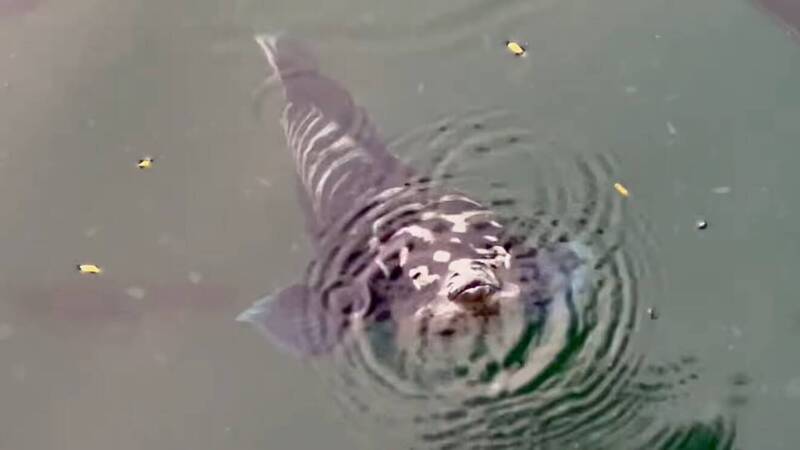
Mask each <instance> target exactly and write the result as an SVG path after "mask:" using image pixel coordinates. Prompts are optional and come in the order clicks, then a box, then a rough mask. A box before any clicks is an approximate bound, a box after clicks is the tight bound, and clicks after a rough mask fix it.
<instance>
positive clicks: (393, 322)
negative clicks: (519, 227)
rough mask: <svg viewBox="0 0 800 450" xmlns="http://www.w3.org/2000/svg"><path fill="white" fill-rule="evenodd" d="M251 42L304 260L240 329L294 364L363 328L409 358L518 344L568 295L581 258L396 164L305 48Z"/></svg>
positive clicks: (281, 39) (280, 38)
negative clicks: (305, 246) (278, 137)
mask: <svg viewBox="0 0 800 450" xmlns="http://www.w3.org/2000/svg"><path fill="white" fill-rule="evenodd" d="M255 41H256V42H257V44H258V45H259V47H260V49H261V51H262V52H263V56H264V57H265V58H266V61H267V66H268V69H269V70H270V72H271V75H268V78H267V83H269V84H270V85H273V86H274V85H277V86H278V87H279V90H280V92H281V94H282V113H281V118H280V123H281V125H282V128H283V132H284V135H285V139H286V143H287V147H288V148H289V150H290V152H291V155H292V157H293V159H294V163H295V169H296V174H297V177H296V180H297V187H298V190H297V191H298V192H297V195H298V200H299V203H300V207H301V208H302V209H303V211H304V215H305V220H306V228H307V234H308V236H309V238H310V240H311V241H312V243H313V245H312V246H311V247H312V250H313V252H314V255H313V257H312V258H311V261H310V262H309V264H308V266H307V268H306V270H305V272H304V273H303V274H302V276H301V277H299V278H300V279H299V280H297V281H296V282H295V283H294V284H291V285H290V286H288V287H285V288H283V289H280V290H278V291H276V292H271V293H269V294H267V295H265V296H263V297H262V298H261V299H259V300H258V301H256V302H255V303H254V304H253V305H252V306H250V307H248V308H247V309H246V310H244V311H243V312H241V313H240V314H239V315H238V317H237V320H238V321H239V322H243V323H247V324H249V325H250V326H252V327H253V328H255V329H256V330H257V331H258V332H260V333H261V334H262V335H263V336H265V337H266V338H267V339H268V340H269V341H270V342H272V343H273V344H274V345H275V346H277V347H278V348H279V349H281V350H283V351H286V352H288V353H290V354H292V355H294V356H296V357H300V358H315V357H321V356H324V355H329V354H331V353H332V352H333V351H334V350H335V349H337V348H338V347H339V346H342V345H344V344H345V343H346V342H353V339H356V340H357V339H362V338H364V337H366V338H367V339H370V336H371V335H372V333H371V331H372V330H375V329H380V330H383V331H385V330H387V329H388V330H390V333H389V335H390V336H392V339H391V340H392V342H391V343H392V344H393V345H395V346H396V348H400V349H406V350H408V351H409V352H412V351H414V350H420V349H432V348H448V346H449V345H450V344H448V343H452V342H453V341H458V340H459V339H472V338H474V337H475V336H477V335H481V334H485V333H488V332H490V331H489V330H498V329H499V330H504V331H510V330H513V333H516V334H517V335H518V334H520V333H522V332H523V330H524V325H525V324H526V323H528V321H530V320H532V318H536V317H541V316H542V314H543V313H544V312H545V311H546V310H547V305H548V304H549V303H551V302H552V299H553V298H554V297H556V296H558V295H561V294H564V293H569V292H571V291H572V290H574V289H579V288H580V283H578V282H577V281H576V280H578V279H581V277H582V276H581V277H578V276H577V275H576V274H577V273H579V272H581V270H583V269H582V268H584V269H585V260H586V256H585V255H584V254H583V253H582V250H583V249H581V248H577V247H574V246H570V245H563V246H561V247H558V248H555V247H553V248H543V247H542V248H536V247H532V246H530V245H528V244H526V243H525V240H524V238H523V237H520V236H515V235H514V233H511V232H509V228H508V227H506V225H504V223H503V219H502V218H501V217H500V216H499V215H498V214H497V213H496V212H495V211H492V210H491V209H490V208H487V207H486V206H485V205H484V204H482V203H481V202H480V201H479V200H477V199H476V198H473V197H472V196H470V195H468V194H467V193H464V192H460V191H458V190H454V189H449V188H447V187H444V186H440V185H438V184H437V183H436V182H435V181H434V180H432V179H431V177H430V176H427V174H426V173H425V172H424V171H422V170H419V169H416V168H413V167H410V166H409V165H408V164H406V163H405V162H403V161H401V160H400V159H399V158H397V157H396V156H394V155H393V154H392V153H391V152H390V151H389V150H388V149H387V145H386V144H385V142H384V140H383V139H382V137H381V135H380V132H379V131H378V128H377V127H376V125H375V124H373V123H372V121H371V119H370V117H369V115H368V113H367V112H366V110H365V108H364V107H362V106H360V105H359V104H357V103H356V102H355V100H354V99H353V96H352V95H351V94H350V92H349V91H348V90H347V89H346V88H345V87H344V86H343V85H342V84H340V83H339V82H337V81H335V80H333V79H331V78H329V77H328V76H326V75H324V74H323V73H322V72H321V70H320V66H319V62H318V59H317V57H316V55H315V54H314V53H313V52H312V51H311V49H310V47H309V46H308V45H307V44H306V43H305V42H304V41H302V40H300V39H298V38H295V37H291V36H289V35H288V34H287V33H286V32H278V33H273V34H259V35H257V36H255ZM557 294H558V295H557ZM376 334H377V335H381V336H385V334H386V333H376ZM512 341H513V339H512ZM451 347H452V346H450V348H451Z"/></svg>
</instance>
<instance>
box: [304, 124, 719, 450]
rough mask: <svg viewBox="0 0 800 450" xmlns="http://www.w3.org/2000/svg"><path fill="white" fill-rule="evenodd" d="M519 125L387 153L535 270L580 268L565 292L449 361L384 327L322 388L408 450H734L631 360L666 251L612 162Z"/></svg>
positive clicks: (372, 331)
mask: <svg viewBox="0 0 800 450" xmlns="http://www.w3.org/2000/svg"><path fill="white" fill-rule="evenodd" d="M511 122H512V121H511V120H510V118H509V116H508V115H507V114H505V113H503V112H501V111H478V112H473V113H470V114H466V115H464V116H460V117H451V118H445V119H442V120H441V121H439V122H437V123H434V124H432V125H430V126H428V127H425V128H424V129H420V130H417V131H415V132H412V133H409V134H408V135H404V136H402V137H401V138H399V139H396V140H395V141H393V142H392V143H391V145H390V146H391V148H392V150H393V152H394V153H395V154H397V155H400V156H401V157H402V158H404V159H405V160H407V161H408V162H409V163H410V164H411V165H412V166H414V167H415V168H417V169H418V170H421V169H422V168H428V170H427V171H426V173H427V172H429V174H430V177H428V179H426V180H425V181H424V183H425V184H429V185H434V186H441V187H448V188H453V189H458V190H460V191H462V192H469V193H470V195H472V196H473V197H474V198H477V199H479V200H480V201H482V202H484V204H485V205H487V206H490V207H491V208H492V209H494V210H495V211H497V212H498V213H499V214H500V215H501V216H502V217H503V222H504V225H505V227H506V229H508V230H509V232H508V234H509V236H508V237H509V239H511V240H515V242H517V243H523V242H524V243H525V244H527V245H530V246H533V247H534V248H536V249H539V250H540V251H539V256H538V258H539V259H538V261H542V258H555V259H557V258H559V256H558V251H559V250H556V249H567V250H568V251H569V252H571V254H577V255H578V256H579V257H580V260H582V263H581V267H580V268H579V269H577V270H574V271H572V272H571V273H572V275H571V276H570V277H569V280H568V285H569V286H568V288H566V289H563V290H559V291H558V292H553V293H552V294H553V301H552V302H551V303H550V304H549V305H548V307H547V308H546V310H545V311H544V312H543V314H542V315H540V316H537V317H538V319H536V320H531V321H530V322H529V323H528V324H527V327H526V329H524V330H522V331H521V332H517V331H518V330H516V331H515V332H511V331H510V330H504V329H498V330H488V331H486V335H485V336H482V338H481V339H475V340H473V341H470V342H469V343H467V344H465V345H466V346H467V348H459V349H453V353H452V354H446V353H445V354H442V353H437V354H435V355H434V356H428V357H426V355H408V354H405V353H403V352H402V351H399V350H398V349H396V348H394V347H393V345H392V339H391V335H390V334H391V330H390V329H389V328H388V327H382V326H381V324H372V325H370V326H369V328H367V329H363V330H361V331H362V332H356V333H352V334H351V335H350V336H349V337H348V339H347V340H346V344H345V345H343V346H341V347H340V349H339V351H338V353H337V354H336V355H335V357H334V358H333V359H332V360H330V361H329V362H328V363H319V364H320V367H319V368H320V370H321V372H322V373H323V374H327V375H329V377H330V381H331V382H332V383H333V385H334V388H335V389H334V391H335V392H336V393H337V394H339V395H340V397H341V399H342V400H343V403H344V404H345V405H346V406H347V408H348V409H349V410H350V411H351V412H354V413H355V415H354V417H358V418H359V420H357V421H356V423H358V424H360V425H362V426H363V425H366V426H367V427H369V429H370V430H374V428H373V426H374V425H375V424H376V423H377V424H383V425H384V426H385V427H386V428H387V429H389V430H392V431H394V432H395V434H396V435H398V436H403V437H406V438H410V437H413V438H412V439H411V442H409V445H410V446H412V447H414V448H418V447H422V448H537V449H538V448H548V449H549V448H553V449H564V448H642V449H654V448H695V447H691V446H689V447H687V445H688V444H686V443H687V442H688V443H690V444H691V443H692V442H695V441H696V442H700V443H709V442H714V443H715V444H714V445H713V446H712V447H702V448H729V447H730V446H731V445H732V439H733V427H732V425H731V424H730V423H729V422H726V421H722V420H720V421H719V422H718V423H717V422H715V423H713V424H711V425H703V424H689V425H688V426H687V425H685V424H670V423H667V422H665V420H663V418H662V417H661V416H660V415H659V408H658V406H659V405H661V404H662V403H663V402H664V401H665V400H669V399H671V398H673V397H674V396H675V395H677V393H676V392H675V391H676V390H678V388H677V386H678V383H676V382H675V380H674V377H677V376H680V374H677V373H675V372H670V373H668V372H669V371H657V370H652V367H651V366H650V365H649V363H648V361H646V358H645V356H644V353H643V352H642V350H641V345H637V338H639V337H640V336H641V334H642V333H640V331H641V325H642V320H643V318H644V317H646V314H645V313H644V312H643V311H642V308H641V306H640V305H641V303H642V302H641V299H642V297H643V296H647V295H650V294H652V293H649V292H642V290H641V288H640V285H641V284H645V285H647V286H648V288H649V289H650V290H653V287H654V286H658V280H659V278H660V277H659V274H658V271H657V270H655V267H657V265H656V264H655V256H656V255H657V254H658V252H657V250H658V249H657V244H656V242H655V241H654V240H653V239H652V234H651V233H650V232H649V228H648V226H647V222H646V221H645V220H644V219H643V218H642V217H639V216H637V215H636V214H635V212H633V211H634V208H631V207H630V205H629V203H630V199H628V198H624V197H622V196H621V195H619V194H618V193H617V192H616V191H615V190H614V189H613V184H614V182H615V178H614V177H615V175H616V173H617V172H618V171H619V169H618V166H617V162H616V161H615V160H614V158H612V157H610V156H608V155H602V154H601V155H595V156H589V157H585V156H578V155H574V154H571V153H570V152H569V151H567V150H566V149H561V148H558V145H557V142H554V141H548V140H547V139H546V138H545V139H543V138H540V137H537V136H535V135H534V134H533V133H531V132H529V131H526V130H525V127H524V126H509V123H511ZM548 255H549V256H548ZM555 259H554V260H555ZM456 350H457V351H456ZM683 363H686V364H689V363H691V361H688V360H687V361H683ZM678 372H680V371H678ZM362 419H369V420H367V421H366V422H364V420H362ZM703 445H705V444H703ZM697 448H701V447H697Z"/></svg>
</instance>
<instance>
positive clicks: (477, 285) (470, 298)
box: [447, 279, 500, 303]
mask: <svg viewBox="0 0 800 450" xmlns="http://www.w3.org/2000/svg"><path fill="white" fill-rule="evenodd" d="M499 289H500V286H499V285H498V284H497V283H496V282H492V281H490V280H483V279H473V280H470V281H469V282H467V283H464V284H463V285H457V286H452V287H451V288H450V289H449V290H448V292H447V298H448V299H450V300H451V301H454V302H458V303H474V302H476V301H479V300H481V299H483V298H485V297H487V296H489V295H491V294H492V293H494V292H496V291H497V290H499Z"/></svg>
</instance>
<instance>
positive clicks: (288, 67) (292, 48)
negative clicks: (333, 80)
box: [253, 31, 319, 83]
mask: <svg viewBox="0 0 800 450" xmlns="http://www.w3.org/2000/svg"><path fill="white" fill-rule="evenodd" d="M253 39H255V41H256V43H258V45H259V47H261V50H263V52H264V56H266V58H267V62H268V63H269V65H270V68H272V76H273V77H275V81H279V82H281V83H283V82H284V80H287V79H289V78H291V77H293V76H297V75H301V74H304V73H316V72H317V71H318V70H319V65H318V62H317V57H316V56H315V55H314V54H313V53H312V52H311V50H310V49H309V48H308V47H306V46H305V45H303V44H302V43H300V42H298V41H296V40H292V39H289V38H287V37H286V34H285V33H284V32H282V31H281V32H278V33H272V34H269V33H262V34H257V35H256V36H255V37H254V38H253Z"/></svg>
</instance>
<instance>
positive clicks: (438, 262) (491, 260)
mask: <svg viewBox="0 0 800 450" xmlns="http://www.w3.org/2000/svg"><path fill="white" fill-rule="evenodd" d="M487 237H488V238H489V239H487ZM499 240H500V238H498V237H495V236H493V235H485V234H481V235H476V236H470V235H469V234H468V233H460V234H458V235H457V236H453V235H444V236H440V237H439V238H438V239H436V240H435V241H433V242H420V241H416V242H413V243H411V244H410V245H407V246H406V247H404V249H403V250H401V257H400V261H399V262H400V265H401V267H402V269H403V272H402V274H403V275H401V277H404V278H405V280H404V281H406V282H407V283H408V285H409V286H410V287H407V288H406V289H404V290H402V291H400V292H399V293H398V294H397V295H395V298H394V299H393V301H392V302H391V304H392V314H391V315H392V318H393V319H394V320H393V322H394V325H395V328H396V333H395V334H396V341H397V342H396V344H397V345H398V346H399V347H407V346H408V345H412V346H417V345H418V344H420V343H424V342H431V341H446V342H452V341H455V340H463V339H467V340H469V339H475V338H479V337H480V335H482V334H484V333H485V332H486V331H487V330H488V329H490V328H497V327H501V328H502V327H505V328H508V327H511V328H519V327H520V326H521V324H522V322H524V321H525V320H526V317H525V313H524V298H523V297H522V296H521V293H522V290H521V289H520V284H519V278H518V276H517V273H516V271H515V267H514V261H513V258H512V255H511V254H510V253H509V251H508V250H507V249H506V248H505V247H503V246H502V245H499V244H498V242H499ZM409 248H410V250H409ZM398 281H400V280H398ZM517 322H519V324H518V326H512V325H513V324H514V323H517Z"/></svg>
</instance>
